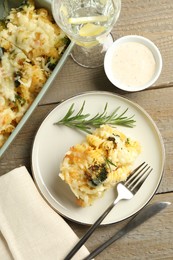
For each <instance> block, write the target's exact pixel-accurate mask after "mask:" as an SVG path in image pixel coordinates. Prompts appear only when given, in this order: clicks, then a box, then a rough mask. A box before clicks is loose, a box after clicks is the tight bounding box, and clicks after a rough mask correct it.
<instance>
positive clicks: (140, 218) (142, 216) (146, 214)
mask: <svg viewBox="0 0 173 260" xmlns="http://www.w3.org/2000/svg"><path fill="white" fill-rule="evenodd" d="M170 204H171V202H156V203H154V204H151V205H148V206H146V207H144V208H143V209H142V210H140V212H139V213H138V214H136V215H135V216H134V217H133V218H132V219H131V220H130V221H129V222H128V223H127V224H126V225H125V226H124V227H123V228H122V229H120V230H119V231H118V232H117V233H116V234H115V235H113V236H112V237H111V238H110V239H108V240H107V241H106V242H104V243H103V244H102V245H100V246H99V247H97V248H96V249H95V250H94V251H93V252H91V253H90V254H89V255H88V256H87V257H85V258H84V259H83V260H90V259H93V257H95V256H97V255H98V254H100V253H101V252H102V251H103V250H104V249H106V248H107V247H108V246H110V245H111V244H112V243H113V242H115V241H116V240H118V239H119V238H121V237H122V236H124V235H125V234H127V233H128V232H130V231H131V230H132V229H134V228H136V227H137V226H139V225H141V224H142V223H144V222H145V221H146V220H148V219H149V218H151V217H153V216H154V215H156V214H157V213H159V212H160V211H161V210H163V209H164V208H166V207H167V206H168V205H170Z"/></svg>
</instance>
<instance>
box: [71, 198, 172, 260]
mask: <svg viewBox="0 0 173 260" xmlns="http://www.w3.org/2000/svg"><path fill="white" fill-rule="evenodd" d="M156 201H157V202H158V201H170V202H171V203H173V194H172V193H168V194H161V195H155V196H154V197H153V199H152V200H151V201H150V203H153V202H156ZM172 214H173V206H172V204H171V205H170V206H168V207H167V208H166V209H165V210H163V211H162V212H160V213H158V214H157V215H155V216H154V217H153V218H151V219H150V220H148V221H146V222H145V223H143V224H142V225H141V226H139V227H137V228H136V229H134V230H132V231H131V232H130V233H128V234H127V235H125V236H124V237H122V238H121V239H119V240H118V241H116V242H115V243H113V244H112V245H110V246H109V247H108V248H107V249H106V250H104V251H103V252H102V253H101V254H100V255H99V256H97V257H96V259H106V260H113V259H118V260H124V259H133V260H139V259H141V260H146V259H164V260H165V259H170V260H171V259H172V256H173V246H172V240H173V232H172V225H173V218H172ZM67 222H68V223H69V224H70V225H71V227H72V229H73V230H74V231H75V232H76V234H77V235H78V236H79V237H82V236H83V235H84V233H85V232H86V231H87V229H88V227H84V226H81V225H78V224H75V223H72V222H70V221H67ZM127 222H128V220H125V221H123V222H121V223H117V224H113V225H110V226H101V227H99V228H98V229H97V230H96V231H95V232H94V234H93V235H92V236H91V238H90V239H89V240H88V241H87V242H86V246H87V247H88V249H89V250H90V251H93V250H94V249H95V248H96V247H97V246H99V245H100V244H101V243H103V242H104V241H106V240H107V239H108V238H110V237H111V236H112V235H114V234H115V233H116V232H117V231H118V230H120V228H121V227H123V226H124V225H125V223H127Z"/></svg>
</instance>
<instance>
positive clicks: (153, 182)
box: [32, 91, 165, 224]
mask: <svg viewBox="0 0 173 260" xmlns="http://www.w3.org/2000/svg"><path fill="white" fill-rule="evenodd" d="M84 101H85V109H84V112H86V113H90V114H91V115H92V116H93V115H95V114H96V113H97V112H101V111H103V108H104V106H105V104H106V102H107V103H108V112H112V111H113V110H115V108H117V107H119V106H120V111H119V112H121V111H124V110H125V109H126V108H128V111H127V115H128V116H131V115H134V119H135V120H136V126H135V127H134V128H127V127H120V126H117V128H118V129H119V130H121V131H123V132H124V133H125V134H126V135H128V136H129V137H133V138H135V139H137V140H138V141H139V142H140V143H141V145H142V153H141V155H140V156H139V157H138V159H137V161H136V163H135V165H134V167H135V166H136V165H138V164H139V163H141V162H143V161H146V162H147V163H149V164H150V165H151V166H152V167H153V169H154V170H153V172H152V173H151V174H150V176H149V177H148V178H147V180H146V182H145V183H144V185H143V186H142V188H141V189H140V190H139V192H138V193H137V194H136V195H135V196H134V197H133V198H132V200H130V201H120V202H119V203H118V205H117V206H116V207H114V209H113V210H112V211H111V212H110V213H109V215H108V216H107V217H106V218H105V220H104V221H103V222H102V224H111V223H115V222H118V221H121V220H123V219H126V218H128V217H130V216H132V215H133V214H135V213H136V212H138V211H139V210H140V209H141V208H142V207H144V206H145V205H146V204H147V203H148V201H149V200H150V199H151V198H152V196H153V195H154V194H155V192H156V190H157V188H158V186H159V183H160V181H161V178H162V174H163V167H164V160H165V152H164V145H163V141H162V138H161V135H160V133H159V131H158V129H157V127H156V125H155V123H154V122H153V120H152V119H151V117H150V116H149V115H148V114H147V113H146V112H145V111H144V110H143V109H142V108H141V107H140V106H138V105H137V104H135V103H133V102H131V101H129V100H127V99H125V98H123V97H120V96H117V95H115V94H113V93H109V92H101V91H94V92H86V93H83V94H80V95H78V96H75V97H72V98H70V99H68V100H66V101H64V102H63V103H61V104H60V105H58V106H57V107H56V108H55V109H54V110H53V111H52V112H51V113H50V114H49V115H48V116H47V117H46V118H45V120H44V121H43V123H42V124H41V126H40V128H39V129H38V132H37V134H36V137H35V140H34V144H33V150H32V170H33V177H34V179H35V183H36V185H37V187H38V189H39V190H40V193H41V194H42V196H43V197H44V199H45V200H46V201H47V202H48V203H49V205H50V206H51V207H52V208H53V209H54V210H55V211H57V212H58V213H59V214H61V215H62V216H64V217H66V218H68V219H71V220H73V221H75V222H78V223H83V224H92V223H93V222H94V221H95V220H96V219H97V218H98V217H99V216H100V214H101V213H102V212H103V211H104V210H105V209H106V208H107V206H108V205H109V204H110V203H111V202H112V201H113V200H114V198H115V196H116V191H115V190H114V189H112V190H110V191H108V192H106V193H105V195H104V197H103V198H101V199H99V200H97V201H96V202H95V203H94V205H93V206H90V207H87V208H80V207H79V206H77V205H76V204H75V196H74V195H73V193H72V192H71V190H70V189H69V187H68V185H67V184H65V183H64V182H63V181H62V180H61V179H60V177H59V176H58V174H59V168H60V163H61V161H62V159H63V157H64V155H65V153H66V152H67V151H68V150H69V148H70V147H71V146H73V145H75V144H77V143H80V142H81V141H83V140H84V138H85V133H83V132H79V131H76V130H74V129H70V128H68V127H65V126H57V125H54V123H55V122H57V121H58V120H60V119H61V118H62V117H63V116H64V115H65V114H66V112H67V110H68V109H69V107H70V106H71V104H72V103H74V104H75V110H76V111H78V110H79V108H80V107H81V105H82V104H83V102H84Z"/></svg>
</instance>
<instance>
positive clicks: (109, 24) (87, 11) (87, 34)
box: [52, 0, 121, 68]
mask: <svg viewBox="0 0 173 260" xmlns="http://www.w3.org/2000/svg"><path fill="white" fill-rule="evenodd" d="M120 10H121V0H70V1H69V0H52V13H53V17H54V19H55V22H56V23H57V24H58V26H59V27H60V28H61V29H62V30H63V31H64V32H65V33H66V34H67V36H68V37H69V38H70V39H71V41H72V42H74V47H73V49H72V53H71V55H72V58H73V59H74V60H75V61H76V62H77V63H78V64H80V65H81V66H84V67H88V68H94V67H98V66H101V65H103V60H104V55H105V52H106V50H107V49H108V47H109V46H110V45H111V44H112V42H113V37H112V35H111V34H110V32H111V30H112V28H113V26H114V24H115V23H116V21H117V19H118V17H119V14H120Z"/></svg>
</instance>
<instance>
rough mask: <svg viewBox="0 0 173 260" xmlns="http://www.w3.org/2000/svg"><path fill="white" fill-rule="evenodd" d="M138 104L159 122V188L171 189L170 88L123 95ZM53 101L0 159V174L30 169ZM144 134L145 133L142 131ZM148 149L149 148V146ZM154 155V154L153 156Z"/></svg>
mask: <svg viewBox="0 0 173 260" xmlns="http://www.w3.org/2000/svg"><path fill="white" fill-rule="evenodd" d="M125 96H126V97H127V98H129V99H130V100H132V101H134V102H136V103H138V104H139V105H141V106H142V107H143V108H144V109H145V110H146V111H147V112H148V113H149V114H150V116H151V117H152V118H153V120H154V121H155V123H156V125H157V126H158V128H159V130H160V132H161V134H162V137H163V140H164V143H165V149H166V163H165V173H164V176H163V179H162V182H161V184H160V187H159V190H158V192H167V191H173V175H172V172H171V169H173V160H172V158H173V116H172V115H173V105H172V97H173V88H166V89H158V90H157V91H156V90H148V91H144V92H138V93H131V94H126V95H125ZM55 106H56V104H52V105H46V106H39V107H38V108H37V109H36V111H35V112H34V113H33V115H32V117H31V118H30V119H29V120H28V122H27V124H26V125H25V127H24V128H23V130H22V131H21V132H20V134H19V135H18V137H17V138H16V140H15V141H14V142H13V144H12V145H11V147H9V149H8V151H7V152H6V153H5V155H4V157H3V158H2V159H1V161H0V174H4V173H6V172H7V171H9V170H10V169H13V168H15V167H17V166H18V165H21V164H24V165H26V166H27V167H28V169H29V170H30V154H31V150H32V143H33V140H34V136H35V134H36V131H37V129H38V127H39V125H40V124H41V122H42V120H43V119H44V118H45V116H46V115H47V114H48V112H49V111H51V110H52V109H53V108H54V107H55ZM144 134H145V133H144ZM148 149H149V148H148ZM156 159H157V158H156Z"/></svg>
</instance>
